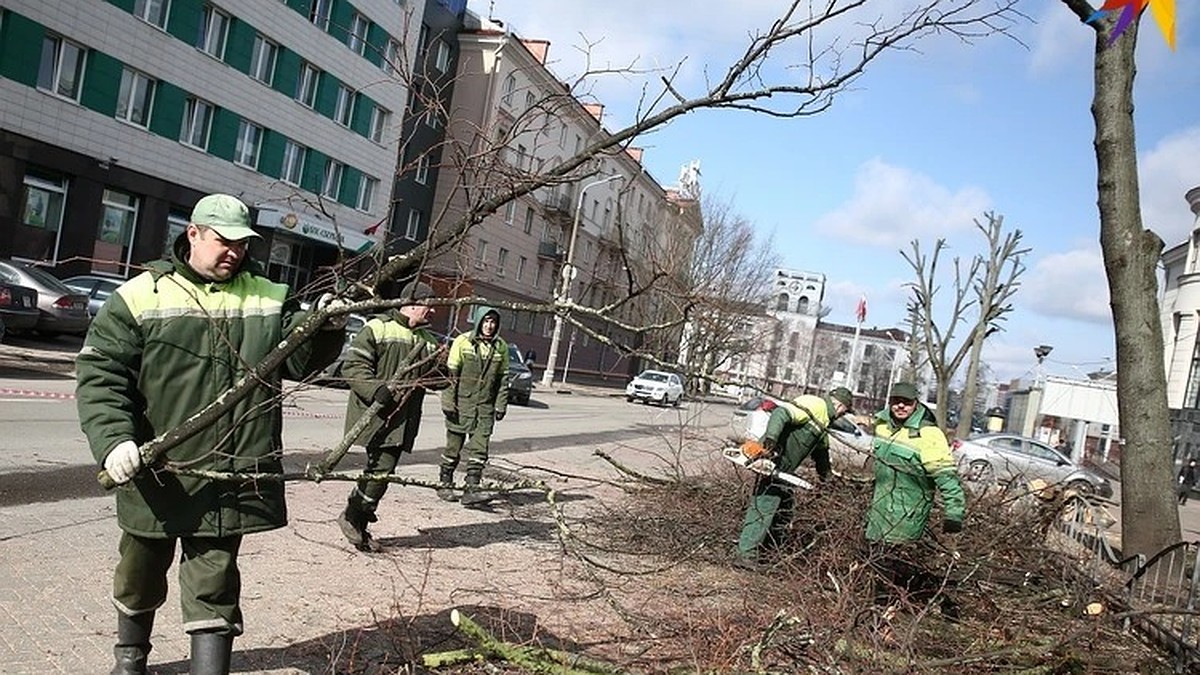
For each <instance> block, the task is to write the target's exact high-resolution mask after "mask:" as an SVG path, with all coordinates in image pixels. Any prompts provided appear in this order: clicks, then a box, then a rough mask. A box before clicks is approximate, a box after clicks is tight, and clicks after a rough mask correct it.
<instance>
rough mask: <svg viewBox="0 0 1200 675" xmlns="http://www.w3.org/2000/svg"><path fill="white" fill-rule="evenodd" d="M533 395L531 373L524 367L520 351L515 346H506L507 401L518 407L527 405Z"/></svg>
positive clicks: (527, 367)
mask: <svg viewBox="0 0 1200 675" xmlns="http://www.w3.org/2000/svg"><path fill="white" fill-rule="evenodd" d="M532 394H533V371H532V370H530V369H529V366H527V365H525V359H524V357H522V356H521V350H520V349H518V348H517V346H516V345H514V344H512V343H509V345H508V400H509V401H510V402H512V403H516V404H519V405H526V404H528V403H529V397H530V396H531V395H532Z"/></svg>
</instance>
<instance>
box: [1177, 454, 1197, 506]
mask: <svg viewBox="0 0 1200 675" xmlns="http://www.w3.org/2000/svg"><path fill="white" fill-rule="evenodd" d="M1197 479H1200V468H1197V467H1196V460H1194V459H1193V460H1191V461H1189V462H1188V463H1187V465H1186V466H1184V467H1183V468H1182V469H1180V470H1179V505H1180V506H1182V505H1184V504H1186V503H1188V496H1189V495H1190V493H1191V491H1192V488H1194V487H1196V480H1197Z"/></svg>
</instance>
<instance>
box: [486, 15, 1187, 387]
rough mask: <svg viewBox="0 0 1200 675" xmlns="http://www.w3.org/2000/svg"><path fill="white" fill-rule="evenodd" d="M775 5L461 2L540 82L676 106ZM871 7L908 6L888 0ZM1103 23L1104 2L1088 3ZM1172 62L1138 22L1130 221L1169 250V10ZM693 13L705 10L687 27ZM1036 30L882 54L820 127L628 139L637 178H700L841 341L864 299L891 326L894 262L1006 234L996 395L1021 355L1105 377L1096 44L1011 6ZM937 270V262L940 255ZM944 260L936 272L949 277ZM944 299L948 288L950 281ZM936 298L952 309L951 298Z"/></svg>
mask: <svg viewBox="0 0 1200 675" xmlns="http://www.w3.org/2000/svg"><path fill="white" fill-rule="evenodd" d="M784 4H786V3H779V2H763V1H751V0H742V1H729V2H722V3H709V2H707V0H702V2H701V3H682V2H676V1H671V2H658V3H647V2H644V0H643V1H640V2H635V1H634V0H608V1H607V2H604V3H596V2H585V1H583V0H490V1H485V0H470V3H469V6H470V8H471V9H472V11H475V12H477V13H480V14H482V15H484V16H487V15H488V14H489V7H491V8H492V9H491V15H492V16H494V17H495V18H498V19H502V20H504V21H505V22H506V24H507V25H508V26H509V28H511V29H512V30H514V31H516V32H517V33H518V34H519V35H521V36H523V37H529V38H542V39H548V40H550V42H551V47H550V55H549V58H550V67H551V70H552V71H554V72H555V73H556V74H557V75H558V76H559V77H560V78H561V79H564V80H568V81H571V80H573V79H574V78H575V77H577V76H578V75H579V74H581V73H582V72H584V71H585V70H586V69H587V63H588V62H587V60H585V57H584V53H585V51H586V50H585V49H584V47H585V45H589V44H590V45H591V48H590V62H591V64H592V65H593V67H618V66H624V65H628V64H630V63H633V62H635V60H636V66H637V67H638V68H640V69H643V70H653V69H655V68H662V67H670V66H673V65H674V64H676V63H679V62H680V61H681V60H683V63H684V65H683V68H682V70H681V79H680V82H679V86H680V88H681V89H682V90H683V91H685V92H686V93H687V94H688V95H697V94H698V93H700V92H701V91H703V88H704V77H705V69H706V68H707V69H708V70H709V71H711V72H714V73H717V74H719V73H721V72H723V71H724V69H725V68H726V64H727V63H728V62H729V59H730V58H731V57H732V56H734V55H735V54H736V53H737V52H738V51H740V49H742V48H744V46H745V44H746V43H747V35H748V34H749V33H750V32H752V31H754V30H756V29H760V28H763V27H765V26H767V25H769V22H770V20H771V18H772V17H773V13H774V12H777V11H779V7H780V6H781V5H784ZM873 4H874V5H875V6H879V5H880V4H882V6H884V7H888V6H891V7H895V6H896V5H899V4H903V3H902V1H901V0H886V2H883V3H873ZM1093 4H1096V5H1098V4H1099V3H1098V2H1096V3H1093ZM1176 5H1177V11H1178V18H1177V29H1176V30H1177V32H1176V45H1177V47H1176V51H1175V52H1171V51H1170V50H1169V49H1168V48H1167V47H1166V45H1165V42H1164V40H1163V38H1162V35H1161V33H1159V32H1158V29H1157V26H1156V24H1154V23H1153V21H1152V20H1151V18H1150V16H1149V14H1147V15H1146V17H1145V19H1146V20H1145V21H1144V22H1143V24H1142V27H1141V31H1140V35H1139V46H1138V50H1139V54H1138V74H1137V80H1136V89H1135V105H1136V110H1135V123H1136V125H1137V134H1138V153H1139V165H1140V170H1141V177H1142V181H1141V195H1142V217H1143V220H1144V223H1145V225H1146V226H1147V227H1149V228H1150V229H1152V230H1154V231H1155V232H1157V233H1158V234H1159V235H1160V236H1161V237H1162V238H1163V239H1164V241H1165V242H1166V244H1167V246H1172V245H1175V244H1177V243H1179V242H1181V241H1183V240H1184V239H1185V238H1186V236H1187V233H1188V232H1189V231H1190V230H1191V228H1192V226H1193V224H1194V216H1193V214H1192V213H1191V212H1190V211H1189V209H1188V206H1187V202H1186V201H1185V200H1184V193H1185V192H1186V191H1187V190H1188V189H1190V188H1192V187H1195V186H1200V31H1196V30H1195V29H1194V28H1195V26H1197V25H1200V24H1198V19H1200V7H1198V6H1197V3H1193V2H1178V3H1176ZM698 8H702V9H698ZM1022 9H1023V11H1025V12H1026V13H1027V14H1028V15H1029V16H1030V17H1031V18H1032V19H1033V20H1034V21H1033V23H1025V24H1020V25H1017V26H1015V27H1014V34H1015V35H1016V36H1017V37H1019V39H1020V42H1021V43H1023V44H1018V43H1017V42H1015V41H1013V40H1009V39H1005V38H1003V37H992V38H989V39H987V40H984V41H982V42H980V43H976V44H975V45H967V44H963V43H961V42H958V41H956V40H952V39H948V38H934V39H931V40H925V41H922V42H920V43H919V44H918V48H919V50H920V52H919V53H915V52H905V53H899V52H897V53H892V54H889V55H885V56H883V57H882V58H881V59H880V60H878V61H876V62H875V63H874V64H873V65H872V66H871V67H869V68H868V71H867V73H866V74H865V75H864V76H863V77H862V78H861V79H859V80H858V81H857V82H856V83H855V85H854V88H853V90H851V91H847V92H845V93H844V94H842V95H841V96H840V97H839V98H838V99H837V100H836V102H835V103H834V105H833V107H832V108H831V109H830V110H828V111H826V112H824V113H822V114H820V115H819V116H816V117H810V118H803V119H791V120H778V119H772V118H769V117H766V116H762V115H754V114H751V113H746V112H736V111H699V112H695V113H692V114H689V115H687V116H685V117H684V118H681V119H679V120H678V121H676V122H673V123H672V124H671V125H669V126H668V127H667V128H665V129H663V130H661V131H659V132H657V133H654V134H652V135H650V136H648V137H646V138H644V139H642V140H641V141H640V142H639V143H637V145H641V146H644V147H645V148H646V154H645V156H644V158H643V162H644V163H645V165H646V166H647V168H648V169H649V170H650V172H651V173H652V174H653V175H654V176H655V177H656V178H657V179H658V180H659V182H660V183H663V184H672V183H674V182H675V179H676V177H677V176H678V171H679V167H680V165H682V164H683V163H685V162H687V161H690V160H692V159H699V160H700V162H701V169H702V174H703V175H702V179H701V184H702V186H703V189H704V191H705V192H706V193H707V194H715V195H716V196H718V197H720V198H722V199H724V200H725V201H728V202H729V203H731V204H732V206H733V209H734V211H736V212H737V213H740V214H742V215H744V216H745V217H746V218H747V219H749V220H750V221H752V222H753V223H755V227H756V228H757V230H758V231H759V232H760V233H761V234H762V236H763V237H771V238H772V239H773V241H774V243H775V245H776V246H775V247H776V249H777V250H778V251H779V253H780V255H781V256H782V259H783V263H784V265H785V266H788V267H793V268H798V269H803V270H808V271H815V272H822V273H824V274H825V275H826V276H827V278H828V290H827V292H826V297H825V301H826V304H827V305H829V306H830V307H831V308H832V312H831V314H830V316H829V320H831V321H835V322H839V323H845V324H851V323H852V322H853V321H854V318H853V316H854V308H855V304H856V302H857V299H858V297H859V296H860V295H861V294H863V293H865V294H866V295H867V297H868V300H869V312H868V316H867V322H866V324H867V325H868V326H879V327H885V326H893V325H902V321H903V310H904V301H905V298H906V297H907V291H906V289H905V288H904V286H903V285H904V284H905V283H907V282H909V281H910V280H911V279H912V278H913V275H912V271H911V268H909V267H908V265H907V263H906V262H905V261H904V260H903V259H902V258H901V256H900V254H899V251H900V249H902V248H903V249H905V250H907V249H908V246H909V242H910V241H911V240H912V239H914V238H918V239H920V240H921V242H922V247H923V249H924V250H926V251H928V250H929V249H930V248H931V247H932V244H933V242H934V241H935V240H936V239H937V238H939V237H943V238H945V239H946V240H947V242H948V244H949V245H950V247H951V248H950V250H949V251H948V252H947V254H951V255H953V254H958V255H961V256H962V257H963V258H964V260H969V258H970V257H971V256H972V255H974V254H975V253H978V252H983V246H984V241H983V238H982V235H980V234H979V233H978V232H976V231H975V230H974V225H973V219H978V220H980V221H981V222H982V221H983V214H984V212H985V211H994V212H996V213H998V214H1001V215H1003V216H1004V218H1005V223H1006V225H1007V226H1008V227H1012V228H1020V229H1021V230H1022V231H1023V232H1024V235H1025V239H1024V243H1025V244H1026V245H1027V246H1028V247H1030V248H1031V249H1032V251H1031V252H1030V254H1029V255H1028V257H1027V258H1026V267H1027V270H1026V272H1025V275H1024V277H1023V285H1022V288H1021V290H1020V291H1019V292H1018V293H1017V295H1016V296H1015V298H1014V307H1015V309H1014V311H1013V312H1012V313H1011V314H1010V315H1009V320H1008V322H1007V324H1006V327H1005V330H1004V331H1003V332H1001V333H998V334H997V335H995V336H993V337H992V338H991V339H989V341H988V343H987V346H986V347H985V350H984V359H985V361H987V363H988V364H989V366H991V368H992V370H993V373H994V375H995V376H996V378H997V379H1004V380H1006V379H1009V378H1013V377H1020V376H1023V375H1028V374H1029V373H1030V372H1031V370H1032V368H1033V366H1034V362H1035V359H1034V356H1033V348H1034V347H1035V346H1037V345H1039V344H1048V345H1052V346H1053V347H1054V351H1053V352H1052V353H1051V355H1050V357H1049V359H1048V361H1047V364H1046V365H1047V370H1048V372H1050V373H1052V374H1061V375H1066V376H1080V375H1081V374H1082V373H1084V372H1087V371H1091V370H1095V369H1098V368H1100V367H1109V368H1111V367H1112V366H1113V362H1112V360H1111V359H1112V357H1114V356H1115V353H1114V347H1113V343H1114V341H1113V332H1112V323H1111V314H1110V312H1109V307H1108V290H1107V286H1106V281H1105V277H1104V268H1103V261H1102V258H1101V254H1100V248H1099V243H1098V238H1099V216H1098V214H1097V210H1096V169H1095V157H1094V154H1093V149H1092V139H1093V126H1092V117H1091V112H1090V104H1091V97H1092V86H1093V85H1092V82H1093V80H1092V60H1093V54H1092V50H1093V35H1094V33H1093V32H1092V31H1091V30H1090V29H1089V28H1087V27H1084V26H1082V25H1080V24H1079V22H1078V20H1077V19H1076V18H1075V16H1074V15H1073V14H1072V13H1071V12H1069V11H1068V10H1067V9H1066V7H1065V6H1064V5H1063V4H1062V3H1061V2H1058V1H1057V0H1049V1H1048V0H1025V1H1024V3H1023V5H1022ZM659 75H660V72H658V71H654V72H651V73H649V74H647V75H637V74H628V75H624V76H611V75H610V76H607V77H605V78H604V79H601V80H598V81H596V82H594V83H593V87H592V90H591V91H592V92H593V95H594V96H595V97H596V98H597V99H599V100H600V102H602V103H604V104H605V123H606V126H607V127H608V128H609V129H618V128H621V127H623V126H625V125H626V124H628V122H629V121H630V120H631V118H632V114H633V112H634V110H635V107H634V106H635V105H636V104H637V100H638V96H639V95H640V94H641V87H642V86H643V84H646V83H647V82H649V86H651V87H652V86H653V83H654V82H655V81H657V80H658V78H659ZM943 255H944V256H945V255H946V254H943ZM947 260H948V259H947ZM943 285H944V286H947V287H949V286H951V285H952V282H951V281H950V280H949V279H946V280H945V282H944V284H943ZM947 292H948V291H947Z"/></svg>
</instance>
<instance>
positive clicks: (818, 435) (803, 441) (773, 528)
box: [737, 394, 835, 559]
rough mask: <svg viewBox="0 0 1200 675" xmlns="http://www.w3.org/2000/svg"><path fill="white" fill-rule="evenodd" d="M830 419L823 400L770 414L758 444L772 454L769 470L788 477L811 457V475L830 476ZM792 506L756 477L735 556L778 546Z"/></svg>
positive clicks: (782, 488)
mask: <svg viewBox="0 0 1200 675" xmlns="http://www.w3.org/2000/svg"><path fill="white" fill-rule="evenodd" d="M834 419H835V415H834V404H833V400H832V399H831V398H829V397H828V396H814V395H809V394H805V395H803V396H798V397H796V398H795V399H793V400H792V401H791V402H788V403H782V404H780V405H778V406H776V407H775V409H774V410H772V411H771V416H770V418H769V420H768V421H767V430H766V432H765V433H764V434H763V437H762V440H761V442H762V444H763V446H764V447H767V448H774V449H775V452H776V460H775V466H776V468H777V469H778V470H779V471H782V472H784V473H793V472H795V470H796V468H797V467H799V466H800V463H801V462H803V461H804V459H805V458H806V457H808V456H809V455H812V457H813V462H814V463H815V464H816V466H817V474H818V475H819V476H820V477H821V478H822V479H825V478H827V477H829V474H830V471H831V465H830V461H829V425H830V423H831V422H832V421H833V420H834ZM794 501H795V500H794V499H793V497H792V489H791V488H790V487H788V486H786V485H781V484H779V483H777V482H776V481H774V480H773V479H772V478H771V477H769V476H760V477H759V478H758V480H757V481H756V482H755V484H754V493H753V495H752V496H751V499H750V505H749V506H748V507H747V508H746V516H745V518H744V519H743V520H742V531H741V534H740V535H739V536H738V545H737V556H738V557H739V558H743V559H750V558H753V557H754V556H755V555H756V554H757V552H758V548H759V546H761V545H762V544H763V542H764V541H766V540H767V539H768V537H770V540H771V541H773V542H776V543H778V542H779V541H781V540H782V538H783V533H784V532H785V531H786V529H787V525H788V521H789V520H790V519H791V514H792V507H793V504H794Z"/></svg>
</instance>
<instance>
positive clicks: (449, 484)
mask: <svg viewBox="0 0 1200 675" xmlns="http://www.w3.org/2000/svg"><path fill="white" fill-rule="evenodd" d="M438 483H439V484H440V487H438V489H437V496H438V499H440V500H442V501H444V502H456V501H458V494H457V493H456V492H454V487H453V485H454V469H447V468H445V467H442V470H441V471H440V472H439V473H438Z"/></svg>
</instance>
